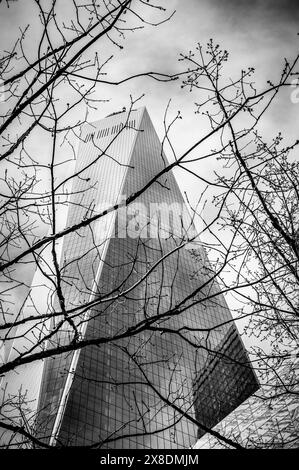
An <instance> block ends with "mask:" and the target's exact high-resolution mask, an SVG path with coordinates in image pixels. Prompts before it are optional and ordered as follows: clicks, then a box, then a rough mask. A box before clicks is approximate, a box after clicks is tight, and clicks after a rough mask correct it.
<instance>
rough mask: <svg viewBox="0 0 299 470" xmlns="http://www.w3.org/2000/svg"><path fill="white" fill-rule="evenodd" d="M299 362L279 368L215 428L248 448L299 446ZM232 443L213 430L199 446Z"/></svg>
mask: <svg viewBox="0 0 299 470" xmlns="http://www.w3.org/2000/svg"><path fill="white" fill-rule="evenodd" d="M298 379H299V363H298V360H297V362H296V363H293V364H288V365H287V366H284V367H281V368H279V369H276V370H274V371H273V373H272V374H271V378H270V379H269V380H266V381H265V379H264V380H261V382H262V386H261V388H260V389H259V390H258V392H256V393H255V394H254V395H252V396H251V397H250V398H248V399H247V400H246V401H244V402H243V403H242V404H241V405H240V406H238V408H236V409H235V410H234V411H233V412H232V413H230V414H229V415H228V416H226V418H224V419H223V420H222V421H221V422H220V423H218V424H217V426H215V427H214V428H213V429H214V430H215V431H218V432H219V433H220V434H221V435H222V436H225V437H229V438H230V439H232V440H234V441H235V442H238V443H239V444H241V445H242V446H244V447H246V448H262V449H269V448H272V449H277V448H285V449H286V448H298V447H299V381H298ZM227 447H230V446H228V445H227V444H225V443H224V442H222V441H220V440H219V439H217V438H216V437H214V436H211V435H210V434H208V433H207V434H205V435H204V436H202V437H201V438H200V439H199V440H198V441H197V443H196V445H195V446H194V448H195V449H221V448H227Z"/></svg>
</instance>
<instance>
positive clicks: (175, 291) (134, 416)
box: [35, 108, 258, 449]
mask: <svg viewBox="0 0 299 470" xmlns="http://www.w3.org/2000/svg"><path fill="white" fill-rule="evenodd" d="M167 165H168V163H167V161H166V157H165V155H164V153H163V151H162V147H161V144H160V142H159V139H158V136H157V134H156V132H155V129H154V127H153V125H152V122H151V120H150V118H149V115H148V113H147V111H146V109H145V108H141V109H137V110H133V111H131V112H130V113H127V112H125V111H124V112H121V113H114V114H113V115H110V116H108V117H107V118H105V119H103V120H101V121H98V122H95V123H93V124H92V125H86V126H84V128H83V130H82V135H81V143H80V146H79V149H78V155H77V163H76V170H75V173H76V175H77V177H76V178H74V182H73V188H72V195H71V197H70V203H69V211H68V220H67V225H68V226H70V225H72V224H76V223H80V222H81V221H83V220H86V219H87V218H88V217H93V216H96V215H97V214H99V213H101V212H102V211H103V210H105V209H106V208H107V207H111V206H114V205H115V204H116V203H122V202H123V201H125V200H126V198H127V197H129V196H131V195H133V194H135V195H136V198H135V200H134V201H133V202H132V203H131V204H129V205H128V206H125V205H124V204H120V207H119V208H118V210H117V211H111V212H109V213H108V214H107V215H105V216H104V217H101V218H97V219H96V218H95V220H94V222H92V223H91V224H88V225H86V226H82V227H81V228H80V229H78V230H76V231H75V232H72V233H70V234H69V235H67V236H66V237H65V238H64V241H63V246H62V254H61V260H60V266H61V277H62V284H61V286H62V294H63V298H64V299H65V305H63V304H62V303H61V302H59V298H58V297H56V298H55V300H54V301H53V309H58V310H59V311H62V310H63V308H62V307H65V309H66V311H69V310H72V312H73V313H72V318H71V319H70V318H69V315H68V314H65V315H64V316H62V317H59V318H56V320H55V322H54V321H52V324H51V326H50V329H51V331H54V330H55V328H57V332H56V333H55V334H53V335H52V336H51V337H50V339H49V340H48V348H51V347H55V346H57V345H65V344H69V342H70V341H74V342H75V341H76V340H78V339H80V338H84V339H85V340H89V341H90V344H89V345H88V346H86V347H84V348H82V349H80V350H79V349H78V350H75V351H72V352H69V353H64V354H60V355H57V356H54V357H51V358H48V359H47V360H46V361H45V364H44V366H43V375H42V380H41V386H40V394H39V404H38V418H37V420H36V429H35V432H36V435H37V437H39V438H40V439H44V440H45V441H46V442H47V443H50V444H52V445H57V446H79V445H86V446H94V447H99V448H133V449H135V448H160V449H161V448H189V447H191V446H192V445H194V444H195V442H196V439H197V437H198V436H200V435H201V434H202V433H203V431H202V429H201V427H200V425H199V426H198V425H197V424H194V422H192V421H191V420H190V419H188V417H187V416H186V415H189V416H191V417H192V418H196V419H197V421H198V422H199V423H202V424H203V425H208V426H210V425H212V426H214V425H215V424H216V423H217V422H218V421H219V420H221V419H222V418H223V416H225V415H226V414H228V413H230V412H231V411H232V410H233V409H234V408H235V407H236V406H238V405H239V404H240V403H241V402H242V401H243V400H244V399H246V398H247V397H248V396H249V395H250V394H251V393H253V392H254V391H255V390H256V389H257V388H258V383H257V379H256V377H255V374H254V372H253V370H252V368H251V365H250V362H249V359H248V356H247V354H246V351H245V349H244V346H243V344H242V342H241V339H240V337H239V334H238V332H237V330H236V327H235V325H234V322H233V320H232V316H231V313H230V311H229V309H228V307H227V305H226V302H225V300H224V297H223V295H222V294H221V292H220V290H219V287H218V285H217V283H216V282H215V280H214V277H215V276H214V273H213V271H212V269H211V267H210V265H209V261H208V258H207V255H206V253H205V250H204V248H203V247H202V246H201V245H200V243H199V242H198V241H197V240H196V239H195V228H194V224H193V221H192V218H191V216H190V214H189V213H188V211H187V209H186V205H185V203H184V199H183V197H182V194H181V192H180V190H179V187H178V185H177V183H176V180H175V177H174V175H173V173H172V172H167V173H164V174H161V176H160V177H159V178H158V179H157V180H156V181H155V182H154V183H153V184H151V185H148V186H147V188H146V190H145V191H142V189H143V188H144V186H145V185H147V183H148V182H149V181H150V180H151V179H152V178H154V177H155V176H156V175H157V174H159V172H161V171H162V170H163V169H164V168H165V166H167ZM188 240H189V243H187V242H188ZM86 302H88V303H89V304H88V305H89V308H88V309H87V308H86V307H84V305H85V304H86ZM74 315H75V316H74ZM61 325H62V326H61ZM232 363H233V365H232ZM224 369H225V370H224ZM227 374H228V375H227ZM232 375H234V379H235V380H234V382H232V383H229V381H230V377H231V376H232ZM239 379H240V380H239ZM240 383H241V385H240ZM215 384H217V386H216V385H215ZM207 389H209V394H207V393H206V391H207ZM201 390H202V392H201ZM222 391H223V397H222V405H221V412H219V409H218V408H217V407H215V403H214V398H215V399H216V398H217V397H219V393H220V392H221V393H222ZM203 409H204V410H205V411H204V412H203Z"/></svg>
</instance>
